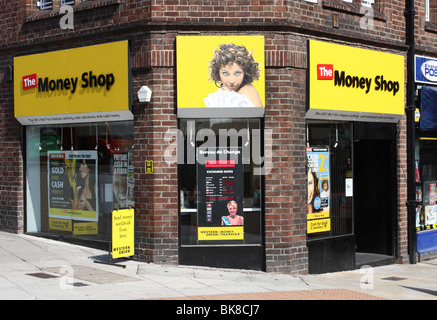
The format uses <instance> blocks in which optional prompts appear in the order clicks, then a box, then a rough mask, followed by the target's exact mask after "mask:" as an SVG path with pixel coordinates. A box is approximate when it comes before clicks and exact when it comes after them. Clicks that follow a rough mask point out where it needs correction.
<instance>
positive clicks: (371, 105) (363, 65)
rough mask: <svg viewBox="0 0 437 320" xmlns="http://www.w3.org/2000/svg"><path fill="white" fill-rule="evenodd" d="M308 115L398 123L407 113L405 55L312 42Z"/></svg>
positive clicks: (322, 117) (309, 116)
mask: <svg viewBox="0 0 437 320" xmlns="http://www.w3.org/2000/svg"><path fill="white" fill-rule="evenodd" d="M309 53H310V54H309V56H310V58H309V74H310V75H309V79H310V96H309V106H308V107H309V108H308V111H307V114H306V116H307V118H310V119H325V120H350V121H369V122H374V121H380V122H397V121H399V119H400V118H401V117H402V116H403V114H404V82H405V79H404V56H401V55H396V54H391V53H386V52H378V51H373V50H367V49H360V48H354V47H348V46H344V45H337V44H332V43H327V42H320V41H314V40H310V42H309Z"/></svg>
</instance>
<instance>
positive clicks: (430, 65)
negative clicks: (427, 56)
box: [420, 60, 437, 82]
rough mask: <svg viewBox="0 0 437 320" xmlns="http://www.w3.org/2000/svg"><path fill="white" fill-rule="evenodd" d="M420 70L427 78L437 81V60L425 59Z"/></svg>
mask: <svg viewBox="0 0 437 320" xmlns="http://www.w3.org/2000/svg"><path fill="white" fill-rule="evenodd" d="M420 71H421V72H422V75H423V76H424V77H425V79H426V80H429V81H433V82H437V61H433V60H428V61H425V62H424V63H422V66H421V67H420Z"/></svg>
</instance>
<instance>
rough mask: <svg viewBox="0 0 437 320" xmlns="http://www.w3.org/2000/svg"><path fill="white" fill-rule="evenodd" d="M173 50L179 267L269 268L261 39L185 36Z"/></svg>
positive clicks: (178, 40)
mask: <svg viewBox="0 0 437 320" xmlns="http://www.w3.org/2000/svg"><path fill="white" fill-rule="evenodd" d="M231 44H235V45H231ZM193 48H196V50H194V51H193ZM176 53H177V98H178V100H177V114H178V123H179V128H178V129H179V132H178V146H177V147H178V177H179V179H178V180H179V195H180V198H179V263H180V264H190V265H203V266H214V267H228V268H244V269H256V270H264V269H265V261H264V259H265V258H264V256H265V252H264V213H263V201H262V199H263V181H264V180H263V174H264V165H265V159H263V157H261V155H262V154H263V152H264V150H263V148H264V144H263V141H264V130H263V125H264V123H263V117H264V106H265V98H264V90H265V88H264V37H262V36H192V37H190V36H180V37H177V39H176ZM229 65H232V66H236V65H238V66H237V69H235V70H233V69H229V70H222V67H223V66H224V67H227V66H229ZM226 78H228V79H226ZM238 79H240V80H238ZM242 81H243V82H242ZM234 82H235V83H234ZM242 83H245V84H246V85H247V86H250V87H251V88H252V89H254V90H253V92H254V93H255V95H251V94H238V93H236V92H235V90H233V88H232V86H233V85H237V86H241V84H242ZM253 92H252V93H253Z"/></svg>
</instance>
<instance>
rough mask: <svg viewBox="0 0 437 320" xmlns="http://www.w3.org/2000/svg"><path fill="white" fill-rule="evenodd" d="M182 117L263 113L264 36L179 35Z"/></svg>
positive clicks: (178, 103) (178, 63)
mask: <svg viewBox="0 0 437 320" xmlns="http://www.w3.org/2000/svg"><path fill="white" fill-rule="evenodd" d="M176 59H177V63H176V65H177V108H178V116H179V117H195V118H198V117H204V116H210V117H223V112H224V111H226V117H235V116H240V117H241V116H246V117H254V116H263V115H264V107H265V72H264V37H262V36H180V37H177V39H176Z"/></svg>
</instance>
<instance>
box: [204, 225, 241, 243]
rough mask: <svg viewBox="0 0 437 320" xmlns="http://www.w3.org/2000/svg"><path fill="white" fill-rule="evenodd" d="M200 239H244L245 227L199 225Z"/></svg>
mask: <svg viewBox="0 0 437 320" xmlns="http://www.w3.org/2000/svg"><path fill="white" fill-rule="evenodd" d="M197 233H198V240H244V227H243V226H237V227H228V226H226V227H199V228H198V230H197Z"/></svg>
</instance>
